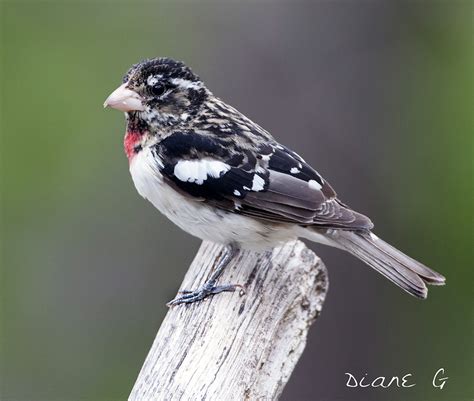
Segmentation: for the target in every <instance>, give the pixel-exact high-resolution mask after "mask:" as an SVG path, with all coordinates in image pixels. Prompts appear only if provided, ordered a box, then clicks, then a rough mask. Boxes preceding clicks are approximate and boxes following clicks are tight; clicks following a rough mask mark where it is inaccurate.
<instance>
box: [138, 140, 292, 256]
mask: <svg viewBox="0 0 474 401" xmlns="http://www.w3.org/2000/svg"><path fill="white" fill-rule="evenodd" d="M158 164H159V160H157V159H156V158H155V157H154V156H153V154H152V153H151V151H150V149H149V148H145V149H143V150H142V151H141V152H140V153H138V154H137V155H136V156H135V157H134V158H133V159H132V161H131V163H130V173H131V175H132V179H133V182H134V184H135V187H136V188H137V191H138V193H139V194H140V195H141V196H143V197H144V198H145V199H148V200H149V201H150V202H151V203H152V204H153V205H154V206H155V207H156V208H157V209H158V210H159V211H160V212H161V213H163V214H164V215H165V216H166V217H168V218H169V219H170V220H171V221H172V222H173V223H175V224H176V225H177V226H179V227H180V228H181V229H183V230H184V231H186V232H188V233H190V234H191V235H194V236H196V237H198V238H201V239H203V240H209V241H214V242H219V243H224V244H228V243H231V242H236V243H239V244H240V245H241V246H243V247H245V248H254V249H261V248H268V247H271V246H274V245H276V244H277V243H279V242H282V241H287V240H288V239H290V238H293V237H295V235H294V234H293V231H292V227H290V226H288V227H285V226H281V225H272V224H267V223H265V224H264V223H262V222H260V221H259V220H255V219H252V218H249V217H246V216H242V215H239V214H236V213H229V212H226V211H223V210H220V209H216V208H214V207H212V206H209V205H208V204H205V203H203V202H201V201H199V200H194V199H192V198H190V197H187V196H184V195H182V194H180V193H179V192H177V191H176V190H174V189H173V188H172V187H171V186H170V185H168V184H166V183H164V182H163V176H162V175H161V173H160V172H159V170H158V167H157V166H158Z"/></svg>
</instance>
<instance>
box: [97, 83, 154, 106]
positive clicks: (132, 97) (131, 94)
mask: <svg viewBox="0 0 474 401" xmlns="http://www.w3.org/2000/svg"><path fill="white" fill-rule="evenodd" d="M126 86H127V84H126V83H125V84H122V85H120V86H119V87H118V88H117V89H115V90H114V91H113V92H112V93H111V94H110V96H109V97H108V98H107V99H106V100H105V102H104V107H112V108H113V109H117V110H120V111H125V112H128V111H143V110H145V106H144V105H143V103H142V98H141V97H140V95H139V94H138V93H137V92H135V91H132V90H131V89H128V88H126Z"/></svg>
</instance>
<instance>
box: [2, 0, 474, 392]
mask: <svg viewBox="0 0 474 401" xmlns="http://www.w3.org/2000/svg"><path fill="white" fill-rule="evenodd" d="M0 4H1V57H2V59H1V79H0V82H1V147H0V150H1V191H0V194H1V199H2V209H1V211H2V213H1V231H0V234H1V267H2V280H1V288H2V313H1V323H2V332H1V345H2V347H1V360H0V361H1V381H2V391H1V400H5V401H6V400H8V401H76V400H77V401H109V400H110V401H112V400H114V401H115V400H125V399H126V398H127V396H128V393H129V391H130V389H131V386H132V384H133V382H134V380H135V378H136V375H137V373H138V371H139V369H140V367H141V364H142V362H143V360H144V358H145V356H146V353H147V350H148V349H149V347H150V345H151V342H152V340H153V338H154V335H155V333H156V331H157V329H158V327H159V325H160V321H161V319H162V318H163V317H164V314H165V313H166V307H165V306H164V303H165V302H166V301H167V300H169V299H171V298H172V297H173V296H174V295H175V291H176V289H177V287H178V285H179V283H180V282H181V278H182V276H183V275H184V273H185V271H186V269H187V266H188V264H189V263H190V261H191V260H192V257H193V254H194V253H195V251H196V250H197V247H198V246H199V241H198V240H196V239H194V238H191V237H189V236H188V235H186V234H184V233H182V232H181V231H180V230H179V229H178V228H176V227H174V226H173V225H172V224H171V223H169V222H168V221H166V220H165V219H164V218H163V217H162V216H161V215H159V214H158V212H156V211H155V210H154V209H153V207H152V206H151V205H149V204H147V203H146V202H145V201H144V200H142V199H141V198H139V196H138V195H137V194H136V192H135V189H134V188H133V184H132V182H131V179H130V177H129V173H128V166H127V161H126V158H125V156H124V155H123V150H122V136H123V132H124V119H123V115H122V114H121V113H117V112H114V111H110V110H106V111H104V110H103V109H102V103H103V101H104V99H105V98H106V97H107V95H108V94H109V93H110V92H111V91H112V90H113V89H114V88H115V87H116V86H117V85H118V84H119V83H120V80H121V77H122V74H123V73H124V72H125V71H126V70H127V68H128V67H129V66H130V65H131V64H132V63H135V62H137V61H139V60H140V59H143V58H147V57H154V56H158V55H160V56H163V55H166V56H170V57H174V58H177V59H181V60H184V61H186V62H187V63H188V64H189V65H191V66H192V67H193V68H194V70H195V71H196V72H197V73H198V74H200V75H201V77H202V78H203V79H204V80H205V81H206V83H207V84H208V86H209V87H210V88H211V90H213V92H214V93H215V94H217V95H218V96H220V97H222V98H223V99H224V100H226V101H228V102H229V103H231V104H232V105H234V106H236V107H237V108H239V109H240V110H241V111H243V112H244V113H246V114H247V115H248V116H249V117H251V118H253V119H254V120H255V121H256V122H258V123H260V124H261V125H263V126H264V127H266V128H267V129H269V130H270V131H271V132H272V133H273V134H274V136H275V137H276V138H277V139H279V140H281V141H282V142H284V143H287V144H288V145H290V146H291V147H293V148H294V149H295V150H296V151H298V152H300V153H301V154H302V155H303V157H305V158H306V159H307V160H308V161H310V162H311V164H313V165H314V166H315V167H316V168H317V169H318V170H319V171H320V172H321V173H322V174H323V175H324V176H325V177H326V178H327V179H328V180H329V181H330V182H331V183H332V184H333V186H334V187H335V188H336V189H338V192H339V194H340V196H341V198H342V199H343V200H345V201H346V202H347V203H349V204H350V205H351V206H353V207H354V208H356V209H359V210H360V211H362V212H364V213H366V214H369V215H370V216H371V217H372V218H373V220H374V221H375V222H376V228H377V230H376V231H377V233H378V234H379V235H381V236H383V237H384V238H385V239H387V240H388V241H390V242H392V243H393V244H394V245H396V246H398V247H400V248H402V249H404V250H405V251H406V252H407V253H409V254H410V255H412V256H414V257H416V258H418V259H420V260H422V261H424V262H425V263H426V264H427V265H429V266H433V267H434V268H436V269H437V270H439V271H441V272H443V273H444V274H445V275H446V276H447V280H448V285H447V286H446V287H444V288H433V287H431V291H430V297H429V298H428V300H427V301H424V302H421V301H418V300H416V299H412V298H410V297H409V296H407V295H405V294H404V293H402V292H401V291H399V290H398V289H397V288H395V287H394V286H393V285H391V284H390V283H388V282H387V281H386V280H384V279H382V278H380V277H379V276H378V275H376V274H375V273H373V272H372V271H370V269H367V268H365V267H364V266H363V265H362V264H361V263H360V262H358V261H357V260H355V259H354V258H351V257H350V256H348V255H345V254H342V253H340V252H338V251H336V250H331V249H326V248H323V247H317V246H316V247H314V249H315V250H316V252H318V254H319V255H321V256H322V257H323V258H324V261H325V263H326V265H327V266H328V268H329V273H330V282H331V289H330V293H329V296H328V298H327V301H326V304H325V309H324V311H323V314H322V316H321V318H320V319H319V320H318V321H317V323H316V324H315V326H314V327H313V328H312V330H311V333H310V336H309V339H308V345H307V349H306V351H305V354H304V355H303V357H302V359H301V361H300V363H299V365H298V367H297V369H296V370H295V372H294V374H293V376H292V378H291V380H290V382H289V384H288V386H287V388H286V389H285V392H284V394H283V397H282V399H283V400H285V401H312V400H329V401H331V400H449V401H457V400H470V399H472V398H473V396H474V392H473V386H472V377H473V356H474V355H473V336H472V335H473V330H472V329H473V325H472V322H473V303H472V301H473V298H472V284H473V278H474V277H473V276H474V274H473V263H472V262H473V258H472V256H473V255H472V228H471V227H472V202H473V192H472V181H473V164H472V151H473V133H474V132H473V128H474V124H473V117H472V116H473V71H474V69H473V67H474V63H473V59H474V57H473V51H474V50H473V49H474V48H473V44H474V43H473V33H474V30H473V19H472V17H473V3H472V2H470V1H465V2H456V1H449V2H448V1H446V2H422V1H420V2H415V1H412V2H409V1H408V2H382V1H380V2H379V1H372V2H371V1H364V2H329V1H324V2H318V1H297V2H290V1H288V2H282V1H279V2H269V1H255V2H240V3H239V2H225V1H221V2H211V1H206V2H200V3H199V4H196V3H193V2H182V1H175V2H166V3H165V2H161V3H160V2H139V1H134V2H112V1H110V2H109V1H101V2H93V1H83V2H74V1H71V2H47V1H16V2H13V1H2V2H1V3H0ZM441 367H443V368H445V369H446V375H447V376H449V381H448V383H447V384H446V386H445V388H444V389H443V390H438V389H434V388H433V387H432V386H431V379H432V376H433V374H434V372H436V370H437V369H438V368H441ZM345 372H352V373H353V374H354V375H356V376H359V377H361V376H363V375H364V374H365V373H367V374H368V376H369V377H376V376H380V375H383V376H392V375H400V376H401V375H403V374H406V373H412V374H413V375H414V377H415V381H416V383H417V386H416V387H414V388H411V389H390V390H380V389H358V390H354V389H348V388H346V387H345V385H344V384H345V382H346V376H345V375H344V373H345Z"/></svg>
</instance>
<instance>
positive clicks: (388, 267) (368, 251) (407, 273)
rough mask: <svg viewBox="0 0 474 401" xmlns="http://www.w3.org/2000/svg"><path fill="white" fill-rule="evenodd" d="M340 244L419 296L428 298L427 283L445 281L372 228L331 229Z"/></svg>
mask: <svg viewBox="0 0 474 401" xmlns="http://www.w3.org/2000/svg"><path fill="white" fill-rule="evenodd" d="M327 235H329V236H330V237H331V238H332V239H333V241H335V242H336V243H337V245H338V246H339V247H340V248H342V249H345V250H346V251H348V252H349V253H351V254H352V255H354V256H356V257H357V258H359V259H360V260H362V261H363V262H365V263H367V264H368V265H369V266H370V267H372V268H373V269H375V270H376V271H378V272H379V273H380V274H382V275H384V276H385V277H386V278H388V279H389V280H390V281H392V282H393V283H395V284H396V285H398V286H399V287H400V288H402V289H403V290H405V291H406V292H408V293H409V294H411V295H413V296H415V297H417V298H423V299H424V298H426V297H427V295H428V289H427V288H426V284H432V285H444V283H445V280H446V279H445V278H444V277H443V276H442V275H441V274H439V273H437V272H435V271H434V270H431V269H430V268H428V267H426V266H424V265H423V264H421V263H420V262H417V261H416V260H415V259H412V258H410V257H409V256H407V255H405V254H404V253H403V252H401V251H399V250H398V249H396V248H394V247H393V246H391V245H390V244H388V243H386V242H385V241H383V240H382V239H380V238H378V237H377V236H376V235H375V234H373V233H371V232H360V231H345V230H331V231H330V232H328V234H327Z"/></svg>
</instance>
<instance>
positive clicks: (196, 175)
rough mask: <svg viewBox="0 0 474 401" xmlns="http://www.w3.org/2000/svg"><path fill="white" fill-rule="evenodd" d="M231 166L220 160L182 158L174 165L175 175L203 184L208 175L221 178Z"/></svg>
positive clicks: (179, 178) (184, 180)
mask: <svg viewBox="0 0 474 401" xmlns="http://www.w3.org/2000/svg"><path fill="white" fill-rule="evenodd" d="M229 169H230V166H229V165H228V164H226V163H223V162H221V161H219V160H209V159H201V160H180V161H179V162H178V163H176V166H175V167H174V175H175V176H176V178H178V180H180V181H183V182H194V183H195V184H199V185H201V184H202V183H203V182H204V181H206V180H207V177H212V178H219V177H220V176H221V175H222V174H224V173H225V172H227V171H228V170H229Z"/></svg>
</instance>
